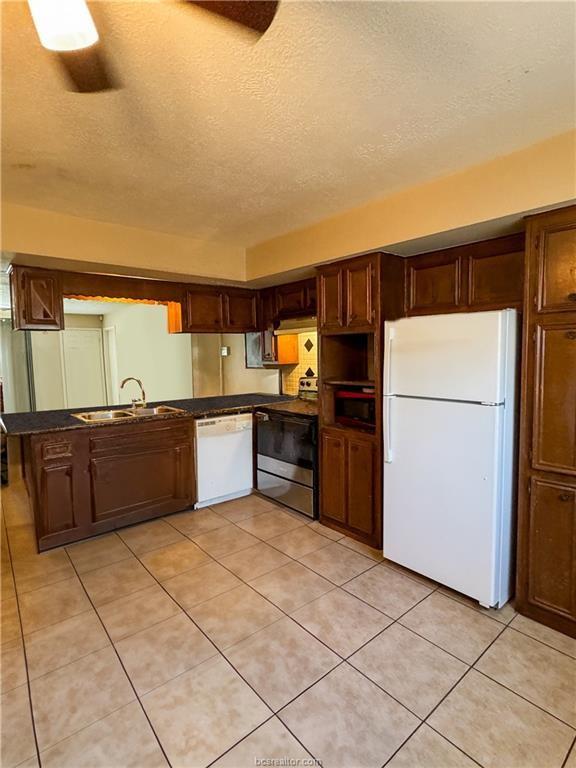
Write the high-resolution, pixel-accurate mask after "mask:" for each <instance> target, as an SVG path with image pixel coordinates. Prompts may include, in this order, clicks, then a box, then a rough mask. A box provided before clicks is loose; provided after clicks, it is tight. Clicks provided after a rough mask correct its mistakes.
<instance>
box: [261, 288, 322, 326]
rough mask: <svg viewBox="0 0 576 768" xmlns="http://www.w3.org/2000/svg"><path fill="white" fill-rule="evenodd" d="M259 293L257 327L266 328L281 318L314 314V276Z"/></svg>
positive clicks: (275, 323)
mask: <svg viewBox="0 0 576 768" xmlns="http://www.w3.org/2000/svg"><path fill="white" fill-rule="evenodd" d="M258 293H259V304H260V311H259V327H260V329H261V330H263V331H264V330H266V329H267V328H270V327H271V326H273V325H277V324H278V323H279V322H280V321H281V320H286V319H289V318H293V317H294V318H296V317H312V316H314V315H316V278H315V277H312V278H309V279H308V280H298V281H297V282H295V283H286V284H284V285H277V286H275V287H272V288H263V289H262V290H260V291H258Z"/></svg>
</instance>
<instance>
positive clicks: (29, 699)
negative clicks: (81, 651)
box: [2, 514, 42, 768]
mask: <svg viewBox="0 0 576 768" xmlns="http://www.w3.org/2000/svg"><path fill="white" fill-rule="evenodd" d="M2 527H3V528H4V533H5V535H6V545H7V547H8V557H9V559H10V572H11V574H12V579H13V581H14V598H15V600H16V610H17V612H18V624H19V626H20V640H21V642H22V652H23V654H24V666H25V668H26V688H27V690H28V709H29V711H30V720H31V725H32V734H33V736H34V746H35V747H36V759H37V760H38V766H39V768H42V760H41V759H40V747H39V745H38V734H37V733H36V720H35V718H34V708H33V706H32V690H31V683H30V674H29V671H28V654H27V652H26V643H25V642H24V626H23V624H22V614H21V611H20V600H19V599H18V591H17V589H16V577H15V575H14V565H13V562H12V547H11V545H10V537H9V536H8V529H7V527H6V519H5V517H4V514H3V515H2ZM27 759H31V758H27ZM24 762H25V761H24Z"/></svg>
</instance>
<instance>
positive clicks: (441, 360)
mask: <svg viewBox="0 0 576 768" xmlns="http://www.w3.org/2000/svg"><path fill="white" fill-rule="evenodd" d="M516 325H517V318H516V311H515V310H512V309H505V310H501V311H497V312H471V313H463V314H451V315H432V316H429V317H408V318H403V319H402V320H397V321H396V322H393V323H386V327H385V331H386V340H385V361H384V388H385V393H386V394H400V395H408V396H411V397H435V398H442V399H445V400H468V401H474V402H489V403H501V402H503V401H504V399H505V396H506V384H507V381H508V380H512V381H513V380H514V367H515V361H516Z"/></svg>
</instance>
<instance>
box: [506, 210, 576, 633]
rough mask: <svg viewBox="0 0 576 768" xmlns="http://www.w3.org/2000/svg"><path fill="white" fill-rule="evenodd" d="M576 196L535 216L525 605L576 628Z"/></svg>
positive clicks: (529, 297) (525, 428)
mask: <svg viewBox="0 0 576 768" xmlns="http://www.w3.org/2000/svg"><path fill="white" fill-rule="evenodd" d="M575 275H576V206H572V207H570V208H565V209H560V210H557V211H551V212H549V213H545V214H540V215H538V216H534V217H532V218H530V219H529V220H528V228H527V233H526V262H525V277H526V292H525V301H524V308H525V311H524V321H523V361H522V396H521V418H520V462H519V464H520V467H519V470H520V471H519V485H518V556H517V562H518V568H517V574H518V576H517V595H516V609H517V610H518V611H519V612H520V613H522V614H524V615H526V616H529V617H530V618H532V619H535V620H536V621H540V622H542V623H543V624H547V625H548V626H550V627H553V628H554V629H557V630H560V631H561V632H566V633H567V634H570V635H572V636H574V637H576V418H575V414H576V302H572V299H571V298H569V297H570V294H571V293H572V292H573V291H574V289H575V287H576V283H575Z"/></svg>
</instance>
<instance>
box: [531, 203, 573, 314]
mask: <svg viewBox="0 0 576 768" xmlns="http://www.w3.org/2000/svg"><path fill="white" fill-rule="evenodd" d="M551 216H552V214H551ZM535 237H536V243H537V258H538V310H539V311H541V312H558V311H570V310H572V311H573V312H574V311H576V227H575V226H574V223H569V224H567V225H566V226H563V227H562V226H560V225H557V226H556V227H554V226H553V225H552V224H550V226H545V227H543V228H542V230H541V231H540V232H539V233H538V234H536V236H535Z"/></svg>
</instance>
